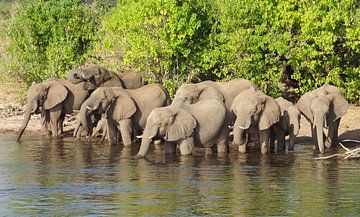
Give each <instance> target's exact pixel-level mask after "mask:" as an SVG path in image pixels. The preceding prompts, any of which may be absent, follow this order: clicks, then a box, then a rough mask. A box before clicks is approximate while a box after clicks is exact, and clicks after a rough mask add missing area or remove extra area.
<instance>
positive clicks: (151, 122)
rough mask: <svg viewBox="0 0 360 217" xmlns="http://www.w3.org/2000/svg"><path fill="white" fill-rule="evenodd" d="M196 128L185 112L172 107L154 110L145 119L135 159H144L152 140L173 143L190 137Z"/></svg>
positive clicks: (191, 118)
mask: <svg viewBox="0 0 360 217" xmlns="http://www.w3.org/2000/svg"><path fill="white" fill-rule="evenodd" d="M196 126H197V122H196V120H195V118H194V117H193V116H192V115H191V114H190V113H189V112H187V111H185V110H184V109H181V108H175V107H174V106H167V107H162V108H155V109H153V110H152V112H151V113H150V115H149V116H148V118H147V122H146V127H145V129H144V133H143V136H142V141H141V146H140V150H139V152H138V154H137V157H144V156H145V155H146V153H147V151H148V149H149V145H150V142H151V140H152V139H154V138H164V139H165V141H168V142H175V141H178V140H180V139H185V138H188V137H190V136H191V135H192V134H193V132H194V129H195V128H196Z"/></svg>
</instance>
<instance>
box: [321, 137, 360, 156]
mask: <svg viewBox="0 0 360 217" xmlns="http://www.w3.org/2000/svg"><path fill="white" fill-rule="evenodd" d="M346 142H350V141H349V140H346ZM351 142H359V141H356V140H351ZM359 143H360V142H359ZM339 144H340V146H341V147H342V148H343V149H344V150H345V151H346V152H345V153H344V154H333V155H329V156H324V157H317V158H314V159H315V160H325V159H329V158H333V157H336V156H342V157H344V159H355V158H360V148H356V149H353V150H351V149H349V148H347V147H345V146H344V145H343V144H342V143H341V142H339Z"/></svg>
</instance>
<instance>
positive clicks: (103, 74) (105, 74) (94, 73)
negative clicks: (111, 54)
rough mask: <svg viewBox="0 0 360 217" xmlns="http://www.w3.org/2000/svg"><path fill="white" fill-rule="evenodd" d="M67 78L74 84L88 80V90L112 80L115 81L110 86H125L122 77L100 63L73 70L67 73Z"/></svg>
mask: <svg viewBox="0 0 360 217" xmlns="http://www.w3.org/2000/svg"><path fill="white" fill-rule="evenodd" d="M67 79H68V80H69V81H70V82H72V83H74V84H77V83H80V82H86V83H87V85H85V86H84V88H86V89H87V90H94V89H96V88H97V87H100V86H103V85H104V83H106V82H109V81H110V80H111V81H113V82H112V83H111V85H109V86H121V87H123V86H124V84H123V82H122V81H121V79H120V78H119V77H118V76H117V75H116V74H115V73H113V72H110V71H109V70H107V69H105V68H104V67H101V66H98V65H93V66H89V67H86V68H83V69H74V70H71V71H69V73H68V75H67Z"/></svg>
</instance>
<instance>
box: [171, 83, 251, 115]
mask: <svg viewBox="0 0 360 217" xmlns="http://www.w3.org/2000/svg"><path fill="white" fill-rule="evenodd" d="M247 89H257V87H256V86H255V85H254V84H253V83H252V82H251V81H249V80H246V79H242V78H237V79H233V80H231V81H228V82H215V81H203V82H200V83H196V84H182V85H181V86H180V87H179V89H178V91H177V92H176V94H175V97H174V100H173V103H174V104H175V103H181V104H193V103H196V102H198V101H200V100H202V99H209V98H217V99H219V96H220V97H221V98H222V100H223V101H224V103H225V107H226V108H227V109H229V110H230V109H231V105H232V102H233V100H234V98H235V97H236V96H237V95H238V94H239V93H241V92H242V91H244V90H247Z"/></svg>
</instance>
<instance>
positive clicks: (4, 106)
mask: <svg viewBox="0 0 360 217" xmlns="http://www.w3.org/2000/svg"><path fill="white" fill-rule="evenodd" d="M0 86H2V88H1V92H0V133H15V132H17V131H18V129H19V127H20V125H21V123H22V120H23V117H22V113H23V107H24V101H22V102H20V103H19V102H18V101H19V100H18V98H19V97H18V96H17V92H18V90H19V89H21V88H22V87H23V84H19V83H17V84H13V83H5V84H0ZM74 124H75V121H74V119H73V118H72V117H68V118H67V121H65V128H64V130H65V131H69V130H71V129H72V128H73V126H74ZM25 134H40V116H39V115H33V116H32V117H31V119H30V121H29V124H28V126H27V128H26V130H25ZM339 136H340V138H341V139H354V140H360V107H359V106H355V105H351V106H350V107H349V109H348V111H347V113H346V114H345V116H344V117H343V118H342V119H341V123H340V127H339ZM310 137H311V132H310V125H309V123H308V121H307V120H306V119H305V118H304V117H302V118H301V128H300V132H299V135H298V138H297V141H298V142H300V143H302V142H308V141H310Z"/></svg>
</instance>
